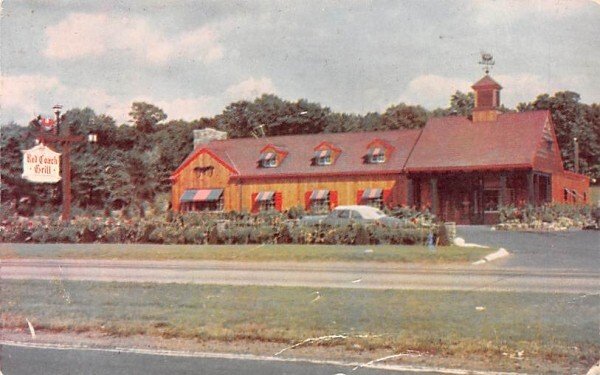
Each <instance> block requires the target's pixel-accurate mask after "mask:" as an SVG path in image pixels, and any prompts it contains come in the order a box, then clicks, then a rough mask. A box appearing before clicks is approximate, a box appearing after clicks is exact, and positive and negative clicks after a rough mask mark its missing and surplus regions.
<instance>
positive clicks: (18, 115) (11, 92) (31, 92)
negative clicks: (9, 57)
mask: <svg viewBox="0 0 600 375" xmlns="http://www.w3.org/2000/svg"><path fill="white" fill-rule="evenodd" d="M1 82H2V84H1V89H0V92H1V95H0V108H1V109H2V111H1V112H2V116H1V121H2V123H6V122H8V121H20V122H21V123H22V124H26V123H27V122H28V121H29V120H31V119H32V118H34V117H35V116H36V115H37V114H39V113H40V112H39V109H40V107H41V106H51V104H50V103H51V101H49V98H53V97H54V95H53V93H54V92H56V91H61V90H63V87H62V85H61V83H60V81H59V80H58V78H56V77H48V76H44V75H40V74H33V75H27V74H25V75H18V76H2V78H1ZM50 108H51V107H49V108H48V112H51V109H50Z"/></svg>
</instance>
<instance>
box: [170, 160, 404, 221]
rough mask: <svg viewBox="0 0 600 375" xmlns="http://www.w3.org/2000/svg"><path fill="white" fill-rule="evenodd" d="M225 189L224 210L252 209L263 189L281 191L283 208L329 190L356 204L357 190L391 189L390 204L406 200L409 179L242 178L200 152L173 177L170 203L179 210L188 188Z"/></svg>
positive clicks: (340, 201)
mask: <svg viewBox="0 0 600 375" xmlns="http://www.w3.org/2000/svg"><path fill="white" fill-rule="evenodd" d="M206 167H212V168H213V169H212V172H204V173H200V171H197V170H196V168H206ZM216 188H221V189H224V191H223V195H224V210H225V211H247V212H250V211H251V210H252V194H253V193H258V192H261V191H275V192H280V193H281V198H282V206H281V209H282V210H288V209H290V208H292V207H295V206H302V207H304V206H305V196H306V192H308V191H312V190H322V189H323V190H325V189H326V190H330V191H336V192H337V203H338V205H351V204H356V203H357V202H356V194H357V191H358V190H365V189H371V188H379V189H390V190H391V196H390V198H389V206H390V207H394V206H397V205H403V204H406V202H407V201H406V199H407V196H406V193H407V181H406V178H405V176H401V175H382V176H377V175H356V176H343V177H331V176H322V177H296V178H281V179H278V178H272V177H271V178H268V179H249V180H239V179H237V178H232V172H231V171H230V170H229V169H227V168H225V167H224V166H223V165H222V164H221V163H219V162H218V161H217V160H216V159H215V158H213V157H212V156H211V155H210V154H208V153H205V154H200V155H198V157H197V158H196V159H195V160H193V161H192V162H191V163H190V164H189V165H187V166H186V167H185V168H184V169H183V170H182V171H181V173H180V174H179V175H178V176H177V178H176V179H175V181H173V186H172V193H171V204H172V207H173V210H174V211H179V209H180V204H179V200H180V198H181V196H182V194H183V193H184V191H185V190H187V189H216Z"/></svg>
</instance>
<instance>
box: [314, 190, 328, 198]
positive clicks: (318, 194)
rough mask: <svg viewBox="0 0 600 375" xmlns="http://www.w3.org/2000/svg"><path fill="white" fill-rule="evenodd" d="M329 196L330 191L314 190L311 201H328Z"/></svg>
mask: <svg viewBox="0 0 600 375" xmlns="http://www.w3.org/2000/svg"><path fill="white" fill-rule="evenodd" d="M328 195H329V190H313V191H312V193H311V194H310V200H311V201H316V200H320V199H327V196H328Z"/></svg>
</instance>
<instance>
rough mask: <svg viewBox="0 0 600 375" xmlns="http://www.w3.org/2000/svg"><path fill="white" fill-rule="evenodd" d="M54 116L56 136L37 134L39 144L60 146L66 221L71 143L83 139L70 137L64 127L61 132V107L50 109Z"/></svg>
mask: <svg viewBox="0 0 600 375" xmlns="http://www.w3.org/2000/svg"><path fill="white" fill-rule="evenodd" d="M52 109H53V110H54V114H55V115H56V134H44V133H43V132H40V133H38V134H37V137H38V139H39V140H40V142H42V143H44V144H48V143H55V144H59V145H61V148H62V155H61V156H62V160H61V165H60V169H61V178H62V216H61V218H62V220H63V221H68V220H70V219H71V143H75V142H83V141H84V140H85V138H84V137H83V136H81V135H71V129H69V127H68V126H67V127H65V129H63V131H62V132H61V129H60V125H61V118H60V110H61V109H62V106H61V105H59V104H57V105H55V106H54V107H52Z"/></svg>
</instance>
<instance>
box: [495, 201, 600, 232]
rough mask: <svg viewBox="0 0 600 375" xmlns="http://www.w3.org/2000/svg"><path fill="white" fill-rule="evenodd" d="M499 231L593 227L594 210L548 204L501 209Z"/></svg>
mask: <svg viewBox="0 0 600 375" xmlns="http://www.w3.org/2000/svg"><path fill="white" fill-rule="evenodd" d="M499 212H500V215H499V221H500V223H499V225H498V226H497V228H498V229H549V230H564V229H569V228H583V227H588V226H593V224H594V222H595V218H594V215H593V214H594V210H593V208H592V207H591V206H589V205H567V204H547V205H543V206H539V207H534V206H525V207H520V208H519V207H514V206H504V207H500V210H499Z"/></svg>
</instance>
